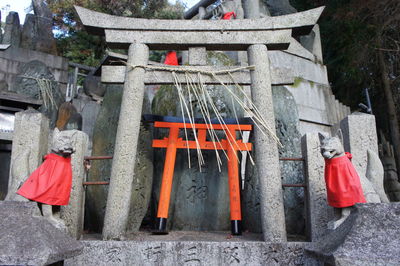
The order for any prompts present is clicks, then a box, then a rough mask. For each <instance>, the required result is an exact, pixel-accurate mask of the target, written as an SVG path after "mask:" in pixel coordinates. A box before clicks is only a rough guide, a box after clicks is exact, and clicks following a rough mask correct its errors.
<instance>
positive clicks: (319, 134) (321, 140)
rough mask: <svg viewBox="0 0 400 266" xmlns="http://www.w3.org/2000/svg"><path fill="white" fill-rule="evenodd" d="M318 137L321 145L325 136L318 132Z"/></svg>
mask: <svg viewBox="0 0 400 266" xmlns="http://www.w3.org/2000/svg"><path fill="white" fill-rule="evenodd" d="M318 137H319V142H320V143H322V142H323V141H324V140H325V139H326V136H325V135H324V134H322V133H320V132H318Z"/></svg>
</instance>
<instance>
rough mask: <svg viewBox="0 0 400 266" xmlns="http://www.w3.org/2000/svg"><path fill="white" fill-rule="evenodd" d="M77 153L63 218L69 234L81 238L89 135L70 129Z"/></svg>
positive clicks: (62, 212) (63, 209) (73, 159)
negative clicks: (85, 164)
mask: <svg viewBox="0 0 400 266" xmlns="http://www.w3.org/2000/svg"><path fill="white" fill-rule="evenodd" d="M70 132H71V136H72V141H73V147H74V149H75V153H73V154H72V156H71V165H72V190H71V196H70V199H69V204H68V205H66V206H61V218H62V219H63V220H64V222H65V225H66V226H67V228H68V232H69V234H70V235H71V236H72V237H74V238H76V239H79V238H80V237H81V234H82V231H83V217H84V205H85V188H84V187H83V185H82V183H83V181H84V178H85V167H84V165H83V161H84V157H85V155H86V153H87V149H88V142H89V137H88V135H87V134H85V133H84V132H82V131H78V130H70Z"/></svg>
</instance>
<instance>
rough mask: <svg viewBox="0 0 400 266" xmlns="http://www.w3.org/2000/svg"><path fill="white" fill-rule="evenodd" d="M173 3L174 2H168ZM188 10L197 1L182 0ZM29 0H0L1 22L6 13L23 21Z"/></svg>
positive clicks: (172, 0)
mask: <svg viewBox="0 0 400 266" xmlns="http://www.w3.org/2000/svg"><path fill="white" fill-rule="evenodd" d="M168 1H170V2H171V3H175V1H176V0H168ZM182 2H183V3H185V4H186V6H187V7H188V8H190V7H192V6H193V5H195V4H196V3H197V2H199V0H182ZM30 5H31V0H0V10H1V21H5V20H6V17H7V15H8V12H10V11H15V12H18V14H19V21H20V22H21V24H23V23H24V21H25V10H27V9H29V6H30Z"/></svg>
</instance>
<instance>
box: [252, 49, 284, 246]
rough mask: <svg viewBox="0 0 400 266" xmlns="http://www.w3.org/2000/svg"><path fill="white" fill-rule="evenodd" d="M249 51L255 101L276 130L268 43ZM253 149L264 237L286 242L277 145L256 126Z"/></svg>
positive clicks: (272, 128)
mask: <svg viewBox="0 0 400 266" xmlns="http://www.w3.org/2000/svg"><path fill="white" fill-rule="evenodd" d="M247 52H248V57H249V65H254V66H255V69H254V70H252V71H251V72H250V75H251V81H252V86H251V94H252V97H253V102H254V104H255V106H256V107H257V108H258V111H259V112H260V115H261V116H262V117H263V118H264V119H265V120H266V122H267V124H268V126H269V128H270V129H271V130H273V131H275V117H274V108H273V105H272V92H271V76H270V66H269V59H268V50H267V47H266V46H265V45H262V44H255V45H251V46H250V47H249V48H248V51H247ZM254 153H255V161H256V167H257V171H258V176H259V179H260V193H261V195H260V196H261V197H260V199H261V220H262V229H263V234H264V240H265V241H271V242H282V241H283V242H284V241H286V226H285V216H284V208H283V196H282V181H281V175H280V167H279V154H278V147H277V144H276V142H275V140H273V139H272V137H271V136H265V135H264V134H263V133H262V132H261V131H260V130H259V129H258V128H257V127H255V128H254Z"/></svg>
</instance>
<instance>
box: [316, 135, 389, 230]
mask: <svg viewBox="0 0 400 266" xmlns="http://www.w3.org/2000/svg"><path fill="white" fill-rule="evenodd" d="M318 135H319V139H320V144H321V154H322V156H323V157H324V159H325V183H326V190H327V199H328V204H329V205H330V206H332V207H334V213H335V218H334V220H332V221H330V222H329V223H328V229H331V230H334V229H336V228H337V227H339V226H340V225H341V224H342V223H343V222H344V221H345V220H346V218H347V217H348V216H349V215H350V213H351V210H352V208H353V206H354V205H355V204H356V203H364V202H369V203H379V202H388V199H387V196H386V194H385V192H384V190H383V166H382V164H381V162H380V160H379V157H378V155H376V153H374V152H373V151H371V150H368V151H367V152H368V166H367V171H366V176H363V175H361V176H360V175H358V174H357V172H356V170H355V168H354V166H353V165H352V164H351V161H350V160H351V157H352V156H351V154H349V153H345V152H344V148H343V144H342V143H343V136H342V132H341V130H340V129H339V130H338V132H337V133H336V136H334V137H329V136H325V135H324V134H321V133H319V134H318Z"/></svg>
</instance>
